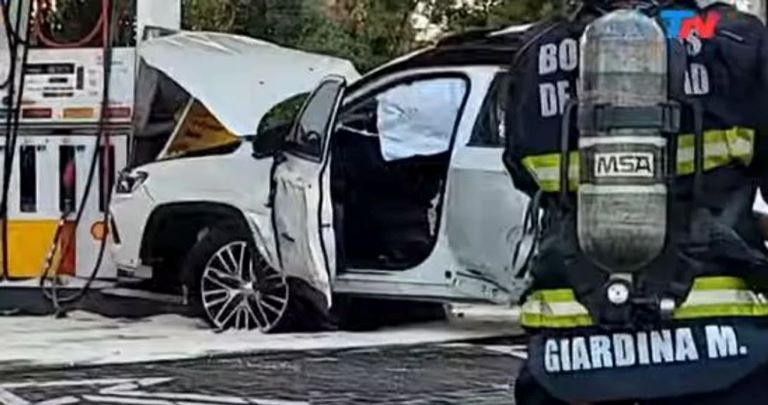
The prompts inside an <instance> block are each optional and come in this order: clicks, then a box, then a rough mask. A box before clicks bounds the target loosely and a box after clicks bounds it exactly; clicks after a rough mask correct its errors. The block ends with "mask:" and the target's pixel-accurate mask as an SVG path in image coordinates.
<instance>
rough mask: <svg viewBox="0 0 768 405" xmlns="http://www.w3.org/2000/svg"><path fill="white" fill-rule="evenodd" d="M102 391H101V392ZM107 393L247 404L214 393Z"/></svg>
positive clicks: (135, 396)
mask: <svg viewBox="0 0 768 405" xmlns="http://www.w3.org/2000/svg"><path fill="white" fill-rule="evenodd" d="M101 393H102V394H103V393H104V392H103V391H102V392H101ZM109 395H116V396H121V397H133V398H159V399H170V400H181V401H199V402H216V403H221V404H234V405H247V404H248V401H247V400H246V399H244V398H240V397H233V396H216V395H202V394H193V393H186V392H180V393H170V392H143V391H123V392H120V391H112V392H109Z"/></svg>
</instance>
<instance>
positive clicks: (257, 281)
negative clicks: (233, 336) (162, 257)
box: [184, 226, 291, 332]
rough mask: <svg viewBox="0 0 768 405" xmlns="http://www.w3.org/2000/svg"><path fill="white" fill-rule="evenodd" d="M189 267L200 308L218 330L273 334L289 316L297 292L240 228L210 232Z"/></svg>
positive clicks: (193, 253) (192, 293) (195, 301)
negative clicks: (252, 330)
mask: <svg viewBox="0 0 768 405" xmlns="http://www.w3.org/2000/svg"><path fill="white" fill-rule="evenodd" d="M184 267H185V273H186V274H187V275H189V277H190V278H191V280H189V282H188V283H187V285H188V286H189V287H190V289H189V294H190V299H191V301H192V304H193V305H194V306H195V309H196V312H198V313H199V314H200V315H201V316H203V317H204V318H205V319H206V321H208V323H209V324H210V325H211V326H212V327H214V328H216V329H219V330H227V329H242V330H251V329H258V330H260V331H262V332H272V331H275V330H277V329H279V328H280V327H281V326H282V324H283V323H284V322H283V321H284V319H285V318H289V317H287V316H286V312H288V310H289V307H290V300H291V294H290V287H289V284H288V282H287V281H286V279H285V277H284V275H283V274H282V273H281V272H280V271H278V270H276V269H274V268H272V267H271V266H270V265H269V264H268V263H267V262H266V260H264V258H263V257H262V256H261V255H260V254H259V253H258V251H257V250H256V249H255V248H254V247H253V245H252V243H250V242H249V239H248V236H247V234H246V233H245V232H243V231H238V229H237V227H235V226H229V227H222V228H215V229H213V230H211V231H210V232H208V233H206V234H205V235H204V236H203V237H202V239H200V241H198V242H197V243H196V244H195V246H194V247H193V248H192V250H191V251H190V253H189V255H188V256H187V259H186V263H185V266H184Z"/></svg>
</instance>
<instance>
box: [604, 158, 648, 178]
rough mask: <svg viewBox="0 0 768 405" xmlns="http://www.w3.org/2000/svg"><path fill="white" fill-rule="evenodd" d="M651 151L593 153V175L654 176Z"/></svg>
mask: <svg viewBox="0 0 768 405" xmlns="http://www.w3.org/2000/svg"><path fill="white" fill-rule="evenodd" d="M653 168H654V166H653V153H638V152H611V153H597V154H595V177H651V178H652V177H654V173H653V171H654V169H653Z"/></svg>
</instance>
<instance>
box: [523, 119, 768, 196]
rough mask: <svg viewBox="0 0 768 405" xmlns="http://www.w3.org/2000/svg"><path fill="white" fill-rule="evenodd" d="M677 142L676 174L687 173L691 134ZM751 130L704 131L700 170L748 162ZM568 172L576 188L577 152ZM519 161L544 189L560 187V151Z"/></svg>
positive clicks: (691, 159)
mask: <svg viewBox="0 0 768 405" xmlns="http://www.w3.org/2000/svg"><path fill="white" fill-rule="evenodd" d="M677 142H678V144H677V171H676V172H677V174H678V175H689V174H693V171H694V156H695V155H694V137H693V135H679V136H678V141H677ZM754 144H755V131H754V130H752V129H748V128H740V127H735V128H731V129H728V130H711V131H706V132H705V133H704V170H712V169H715V168H718V167H723V166H727V165H729V164H732V163H735V162H739V163H742V164H744V165H749V164H750V163H751V161H752V156H753V153H754ZM568 159H569V164H568V166H569V167H568V176H569V179H568V180H569V187H570V189H571V191H575V190H576V189H577V188H578V178H579V153H578V151H571V152H570V154H569V157H568ZM523 165H525V167H526V169H527V170H528V171H529V172H530V173H531V174H532V175H533V177H534V179H535V180H536V182H537V183H538V185H539V187H540V188H541V190H542V191H544V192H557V191H559V190H560V153H548V154H543V155H536V156H527V157H525V158H523Z"/></svg>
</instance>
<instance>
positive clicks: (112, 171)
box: [0, 0, 180, 282]
mask: <svg viewBox="0 0 768 405" xmlns="http://www.w3.org/2000/svg"><path fill="white" fill-rule="evenodd" d="M30 1H32V2H33V4H31V5H29V2H30ZM91 3H93V7H96V8H98V7H101V17H100V18H99V20H98V22H97V23H96V25H95V26H94V27H93V29H92V31H91V32H90V33H89V34H87V35H86V36H85V37H84V38H82V39H81V40H79V41H75V42H72V43H61V42H59V41H57V40H56V39H55V38H51V37H50V36H49V35H50V34H46V33H45V32H43V30H41V29H40V24H41V22H40V20H39V19H38V20H35V18H41V17H40V16H41V15H44V12H45V11H46V10H49V9H52V8H53V9H55V7H56V5H55V2H52V1H49V0H11V1H10V2H9V3H8V4H7V7H8V10H10V11H8V10H7V11H6V13H5V15H6V16H7V15H10V16H14V11H13V10H15V9H14V7H17V8H18V7H21V8H22V9H24V8H25V7H30V8H31V9H32V10H33V12H32V13H29V14H27V13H23V12H22V13H20V19H19V22H20V25H19V26H18V27H16V31H17V32H22V31H23V30H24V29H26V26H27V25H29V30H28V32H29V37H28V38H29V39H30V40H29V41H24V42H25V43H27V44H29V45H30V47H29V49H25V50H24V53H26V55H24V56H25V57H24V58H22V57H21V54H20V53H19V55H17V56H18V57H17V58H16V59H17V61H16V66H15V67H16V69H15V70H16V73H15V74H14V76H15V79H16V81H15V83H16V86H15V87H16V89H13V88H12V87H14V86H8V85H6V86H5V87H3V88H1V89H0V95H1V96H2V97H3V102H4V106H3V107H4V109H3V110H2V111H0V112H1V113H0V121H6V120H8V121H9V122H10V121H13V120H14V119H16V120H17V122H16V125H5V126H2V128H0V150H2V151H3V153H2V154H0V160H3V164H0V179H3V178H5V177H6V176H5V171H6V170H7V169H10V173H9V174H10V177H9V179H8V180H9V181H8V191H7V198H6V200H5V201H6V202H7V264H6V265H4V266H3V268H4V271H3V274H0V279H5V280H6V281H7V282H8V281H16V280H27V279H34V278H38V277H41V276H42V275H43V273H44V272H45V273H48V275H49V276H50V275H53V274H56V275H66V276H71V277H74V278H77V279H84V278H89V277H90V276H91V275H94V274H97V275H98V279H103V280H109V279H114V278H116V270H115V267H114V265H113V264H112V263H111V261H110V258H109V257H108V256H109V255H105V254H103V250H104V249H102V248H101V245H102V240H103V239H104V238H106V235H107V233H108V229H109V226H108V224H107V223H105V221H104V219H105V218H107V216H106V215H105V211H106V210H108V206H107V204H108V195H109V194H110V193H111V191H112V188H113V185H114V181H115V178H116V175H117V172H118V171H119V170H120V169H122V168H123V167H124V166H125V165H126V161H127V157H128V153H129V138H130V130H131V120H132V117H133V107H134V105H133V96H134V95H133V93H134V76H135V70H136V62H135V53H136V52H135V49H136V48H135V46H136V43H137V41H138V39H139V37H140V36H139V35H138V33H132V35H129V36H125V35H123V36H121V37H120V38H118V39H117V40H116V39H115V38H116V37H117V36H115V35H114V31H115V26H116V25H117V24H114V22H115V21H118V19H120V21H123V19H124V20H127V21H128V24H129V25H130V26H134V24H135V25H136V26H139V27H146V26H157V25H160V26H164V27H167V28H171V29H178V27H179V25H180V4H179V1H178V0H176V1H168V0H136V1H131V0H92V1H91ZM155 3H162V5H163V7H162V8H160V7H158V4H155ZM139 19H140V21H138V20H139ZM10 20H13V18H11V19H10ZM110 33H111V34H112V35H110ZM99 36H100V37H99ZM99 38H101V40H99ZM14 90H15V93H16V94H14ZM19 95H21V98H20V100H19V99H18V96H19ZM14 99H15V101H16V102H14ZM9 107H10V108H9ZM9 114H10V115H12V116H11V117H9ZM14 115H17V117H15V116H14ZM14 138H15V139H14ZM97 148H98V149H99V150H98V151H97ZM11 150H12V152H11ZM96 157H98V162H97V164H96V166H95V167H96V170H95V173H94V174H93V176H89V172H90V171H91V166H92V164H93V163H94V162H93V160H94V159H96ZM89 177H92V180H91V181H90V182H89ZM0 184H2V183H1V182H0ZM78 213H79V214H80V215H79V222H78V221H77V219H78ZM54 241H55V244H54V245H52V243H53V242H54ZM53 252H55V255H54V256H50V255H51V253H53ZM0 260H2V256H0ZM99 263H100V266H99V265H98V264H99ZM94 266H97V268H94ZM46 267H50V269H49V270H48V271H47V272H46V271H45V269H46ZM91 278H92V277H91Z"/></svg>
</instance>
